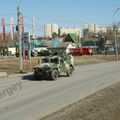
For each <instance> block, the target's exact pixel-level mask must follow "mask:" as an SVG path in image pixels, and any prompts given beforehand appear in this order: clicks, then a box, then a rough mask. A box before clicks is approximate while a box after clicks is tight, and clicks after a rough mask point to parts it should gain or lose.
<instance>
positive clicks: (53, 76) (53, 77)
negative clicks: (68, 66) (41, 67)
mask: <svg viewBox="0 0 120 120" xmlns="http://www.w3.org/2000/svg"><path fill="white" fill-rule="evenodd" d="M57 78H58V71H57V70H53V71H52V72H51V79H52V80H57Z"/></svg>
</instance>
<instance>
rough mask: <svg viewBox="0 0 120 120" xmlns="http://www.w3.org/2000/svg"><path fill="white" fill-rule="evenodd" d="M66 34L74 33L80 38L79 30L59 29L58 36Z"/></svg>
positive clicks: (75, 28)
mask: <svg viewBox="0 0 120 120" xmlns="http://www.w3.org/2000/svg"><path fill="white" fill-rule="evenodd" d="M68 33H75V34H76V35H77V36H79V37H81V29H80V28H77V27H74V28H71V27H68V28H60V29H59V35H60V36H62V35H64V34H68Z"/></svg>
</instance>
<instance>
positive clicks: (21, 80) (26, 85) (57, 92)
mask: <svg viewBox="0 0 120 120" xmlns="http://www.w3.org/2000/svg"><path fill="white" fill-rule="evenodd" d="M118 81H120V62H108V63H100V64H92V65H85V66H76V67H75V71H74V74H73V76H72V77H66V76H61V77H60V78H59V79H58V80H56V81H47V80H43V81H37V80H34V78H33V75H32V73H30V74H26V75H13V76H10V77H8V78H0V120H39V118H42V117H44V116H45V115H47V114H50V113H52V112H54V111H56V110H59V109H61V108H63V107H65V106H67V105H69V104H71V103H73V102H75V101H78V100H79V99H82V98H84V97H86V96H88V95H91V94H93V93H95V92H96V91H98V90H101V89H103V88H105V87H107V86H109V85H111V84H113V83H116V82H118Z"/></svg>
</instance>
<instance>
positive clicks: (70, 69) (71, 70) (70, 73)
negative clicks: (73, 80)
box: [67, 66, 73, 77]
mask: <svg viewBox="0 0 120 120" xmlns="http://www.w3.org/2000/svg"><path fill="white" fill-rule="evenodd" d="M72 73H73V67H72V66H70V67H69V70H68V72H67V76H68V77H70V76H72Z"/></svg>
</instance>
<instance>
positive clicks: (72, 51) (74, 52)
mask: <svg viewBox="0 0 120 120" xmlns="http://www.w3.org/2000/svg"><path fill="white" fill-rule="evenodd" d="M70 54H72V55H73V56H82V51H81V49H80V48H71V49H70Z"/></svg>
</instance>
